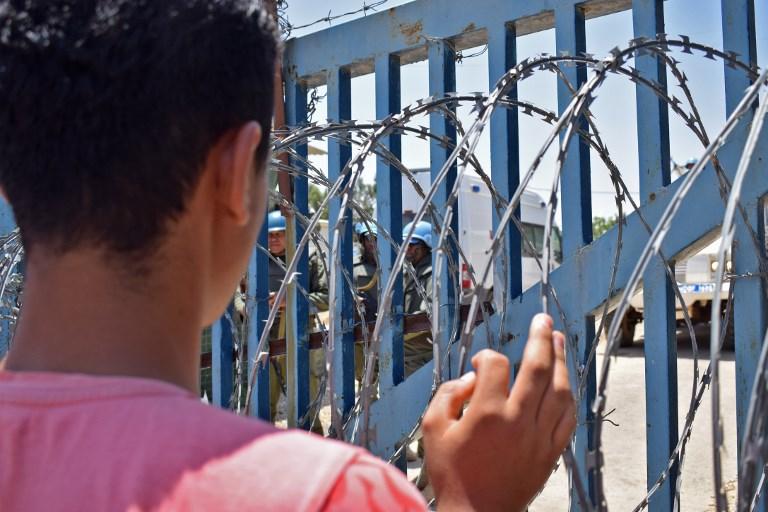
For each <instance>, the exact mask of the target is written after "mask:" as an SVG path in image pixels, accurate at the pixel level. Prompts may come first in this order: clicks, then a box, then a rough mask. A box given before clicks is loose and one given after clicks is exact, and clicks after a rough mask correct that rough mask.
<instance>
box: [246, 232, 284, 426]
mask: <svg viewBox="0 0 768 512" xmlns="http://www.w3.org/2000/svg"><path fill="white" fill-rule="evenodd" d="M267 231H268V226H267V223H266V222H264V226H262V228H261V232H260V233H259V238H258V243H259V245H261V246H262V247H264V248H266V247H267V246H268V244H269V241H268V239H267ZM247 289H248V296H247V297H246V302H245V308H246V311H247V315H246V316H247V318H248V376H249V379H250V376H251V375H253V372H254V367H255V371H256V381H255V384H254V385H255V387H256V388H255V389H254V391H253V393H251V404H250V406H251V408H250V410H251V414H253V415H256V416H258V417H259V418H262V419H264V420H268V421H269V420H272V421H274V418H271V417H270V410H269V386H270V384H271V383H270V382H269V364H270V363H269V360H268V359H267V360H265V361H263V362H262V363H258V362H257V359H256V358H257V357H259V354H257V353H256V349H257V347H258V345H259V338H260V337H261V333H262V331H263V330H264V325H265V322H266V321H267V318H268V317H269V257H268V256H267V255H266V254H265V253H264V251H260V250H258V249H255V250H254V251H253V254H252V255H251V261H250V263H249V265H248V287H247ZM275 385H278V384H277V383H275Z"/></svg>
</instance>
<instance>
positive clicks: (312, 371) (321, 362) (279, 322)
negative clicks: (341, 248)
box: [267, 210, 328, 435]
mask: <svg viewBox="0 0 768 512" xmlns="http://www.w3.org/2000/svg"><path fill="white" fill-rule="evenodd" d="M267 228H268V232H269V233H268V242H269V253H270V254H271V255H272V256H273V258H274V260H277V261H274V260H273V259H272V258H270V260H269V305H270V307H272V305H273V304H274V297H275V295H276V293H277V291H278V290H279V289H280V286H281V285H282V283H283V280H284V279H285V266H286V260H285V252H286V248H287V241H286V236H285V217H283V214H282V213H281V212H280V211H279V210H276V211H273V212H270V213H269V216H268V217H267ZM278 261H279V262H280V264H278ZM281 264H282V266H281ZM308 292H309V297H308V299H309V301H310V320H309V325H310V329H311V328H313V327H314V328H315V330H319V326H318V324H317V316H316V315H315V313H317V312H318V311H327V310H328V279H327V277H326V275H325V268H324V267H323V264H322V262H321V261H320V256H319V254H318V253H317V252H316V251H310V254H309V290H308ZM284 310H285V300H283V302H282V303H281V304H280V312H281V313H282V312H283V311H284ZM285 332H286V328H285V315H283V314H279V315H278V316H277V317H276V318H275V322H274V323H273V324H272V328H271V329H270V331H269V339H270V341H273V340H278V339H285ZM270 362H271V364H270V369H269V407H270V412H271V414H272V418H273V419H274V418H275V417H276V415H277V402H278V401H279V400H280V393H285V392H286V383H287V373H286V372H287V368H286V359H285V355H280V356H276V357H271V358H270ZM324 373H325V355H324V354H323V350H321V349H315V350H310V351H309V400H310V402H313V401H314V400H315V397H317V394H318V391H319V389H320V383H321V381H322V377H323V374H324ZM316 412H317V411H310V417H311V418H313V423H312V431H313V432H315V433H318V434H321V435H323V426H322V425H321V424H320V421H319V419H317V414H315V413H316Z"/></svg>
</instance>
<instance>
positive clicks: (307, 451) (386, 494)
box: [0, 371, 426, 512]
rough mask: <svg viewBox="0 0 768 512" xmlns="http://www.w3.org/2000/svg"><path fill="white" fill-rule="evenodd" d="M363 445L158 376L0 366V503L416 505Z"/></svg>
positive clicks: (21, 506) (413, 493) (65, 506)
mask: <svg viewBox="0 0 768 512" xmlns="http://www.w3.org/2000/svg"><path fill="white" fill-rule="evenodd" d="M425 508H426V506H425V503H424V501H423V499H422V497H421V495H420V494H419V493H418V491H417V490H416V489H415V488H414V487H413V486H411V485H410V484H409V483H408V481H407V480H406V479H405V478H404V476H403V475H402V474H401V473H399V471H397V470H396V469H394V468H392V467H391V466H388V465H386V464H384V463H383V462H382V461H380V460H379V459H376V458H375V457H373V456H371V455H369V454H368V453H367V452H366V451H364V450H362V449H359V448H355V447H352V446H349V445H345V444H343V443H339V442H334V441H329V440H323V439H321V438H320V437H317V436H314V435H311V434H307V433H304V432H301V431H295V430H287V431H286V430H279V429H276V428H274V427H273V426H271V425H269V424H267V423H264V422H261V421H255V420H251V419H247V418H241V417H238V416H236V415H234V414H232V413H229V412H226V411H222V410H219V409H216V408H214V407H210V406H206V405H204V404H202V403H200V401H199V399H198V398H197V397H195V396H193V395H192V394H190V393H188V392H186V391H184V390H182V389H180V388H178V387H176V386H173V385H170V384H166V383H163V382H159V381H153V380H147V379H137V378H117V377H93V376H84V375H68V374H54V373H26V372H18V373H16V372H8V371H0V509H2V510H3V511H6V512H10V511H37V510H46V511H49V510H52V511H56V510H62V511H64V510H66V511H70V510H110V511H111V510H217V511H219V510H221V511H226V510H237V511H247V510H290V511H294V510H300V511H304V510H308V511H309V510H408V511H410V510H425Z"/></svg>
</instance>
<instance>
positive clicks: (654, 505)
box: [632, 0, 678, 511]
mask: <svg viewBox="0 0 768 512" xmlns="http://www.w3.org/2000/svg"><path fill="white" fill-rule="evenodd" d="M632 7H633V9H632V16H633V23H634V33H635V37H655V36H656V34H660V33H663V32H664V2H663V1H662V0H634V1H633V4H632ZM636 66H637V70H638V71H639V72H640V73H641V74H642V75H643V76H645V77H646V78H648V79H649V80H653V81H655V82H657V83H659V84H661V86H662V87H663V88H664V90H666V85H667V72H666V67H665V66H664V64H663V62H662V61H661V59H658V58H656V57H654V56H650V55H645V56H638V57H637V59H636ZM636 95H637V137H638V142H637V146H638V157H639V169H640V195H641V201H642V202H643V203H647V202H649V201H651V200H652V197H653V194H654V193H655V192H657V191H658V190H659V189H660V188H661V187H664V186H666V185H668V184H669V182H670V169H669V166H670V154H669V112H668V109H667V105H666V104H665V103H664V102H663V101H662V100H661V99H659V98H658V97H657V96H656V95H655V94H654V93H653V92H652V91H650V90H649V89H648V88H647V87H645V86H642V85H637V86H636ZM643 302H644V317H645V390H646V398H645V410H646V413H645V415H646V447H647V448H646V457H647V469H646V470H647V484H648V489H650V488H651V487H652V486H653V485H654V484H655V483H656V480H657V479H658V478H659V476H660V475H661V474H662V473H663V472H664V471H666V469H667V464H668V461H669V457H670V455H671V454H672V451H673V450H674V448H675V445H676V444H677V438H678V425H677V338H676V335H675V301H674V294H673V291H672V283H671V282H670V280H669V278H668V276H667V269H666V268H665V264H664V263H663V261H661V259H660V258H657V259H656V260H654V261H653V262H651V264H649V266H648V269H647V270H646V272H645V274H643ZM677 478H678V474H677V469H676V468H674V469H673V471H672V474H671V475H670V476H669V478H668V479H667V480H666V481H665V482H664V484H663V486H662V488H661V489H659V490H658V491H657V492H656V494H654V495H653V497H652V498H651V501H650V503H649V509H650V510H651V511H663V510H672V508H673V503H674V500H675V487H676V482H677Z"/></svg>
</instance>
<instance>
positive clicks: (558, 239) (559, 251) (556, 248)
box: [552, 226, 563, 263]
mask: <svg viewBox="0 0 768 512" xmlns="http://www.w3.org/2000/svg"><path fill="white" fill-rule="evenodd" d="M552 254H553V256H554V257H555V261H556V262H557V263H562V262H563V235H562V233H560V228H558V227H557V226H554V227H553V228H552Z"/></svg>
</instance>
